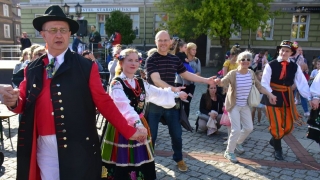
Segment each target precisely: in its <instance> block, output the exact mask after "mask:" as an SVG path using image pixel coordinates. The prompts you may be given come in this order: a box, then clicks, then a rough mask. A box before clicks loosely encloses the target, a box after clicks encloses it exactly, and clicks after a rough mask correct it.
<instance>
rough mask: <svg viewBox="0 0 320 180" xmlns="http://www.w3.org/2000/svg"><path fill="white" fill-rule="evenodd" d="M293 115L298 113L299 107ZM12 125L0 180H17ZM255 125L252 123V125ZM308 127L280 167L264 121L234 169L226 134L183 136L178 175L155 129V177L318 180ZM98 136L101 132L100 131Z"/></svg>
mask: <svg viewBox="0 0 320 180" xmlns="http://www.w3.org/2000/svg"><path fill="white" fill-rule="evenodd" d="M215 72H217V69H214V68H203V73H202V74H203V76H205V77H209V76H211V75H212V74H214V73H215ZM205 91H206V85H203V84H197V85H196V91H195V94H194V98H193V100H192V102H191V112H190V118H189V120H190V123H191V125H192V126H193V127H194V128H195V125H194V124H195V119H196V111H197V110H198V109H199V101H200V97H201V94H202V93H204V92H205ZM298 110H299V112H300V113H303V112H302V107H301V105H298ZM10 120H11V137H12V138H11V140H10V139H9V138H8V137H9V132H8V124H7V123H5V122H3V123H2V124H3V127H4V139H5V140H4V150H2V151H3V152H4V155H5V162H4V164H3V165H2V167H1V169H0V179H1V180H2V179H3V180H14V179H16V144H17V130H18V123H17V122H18V118H17V116H15V117H13V118H11V119H10ZM256 121H257V120H256V119H255V122H256ZM306 131H307V126H306V125H304V126H301V127H295V130H294V131H293V133H292V134H291V135H288V136H287V137H286V138H284V140H283V141H282V142H283V144H282V146H283V152H284V156H285V160H284V161H276V160H275V159H274V157H273V155H272V152H273V149H272V148H271V147H270V145H268V140H269V139H270V137H271V136H270V134H269V133H268V121H267V119H266V117H265V116H264V115H263V118H262V120H261V126H257V125H256V124H255V125H254V130H253V132H252V133H251V134H250V135H249V137H248V139H247V140H246V141H245V142H244V143H243V146H244V148H245V150H246V152H245V153H244V154H242V155H237V157H238V159H239V161H240V162H239V163H236V164H234V163H230V162H229V161H228V160H226V159H225V158H224V157H223V153H224V151H225V149H226V145H223V142H224V140H223V137H226V136H227V130H226V128H225V127H222V128H221V129H220V130H219V134H217V135H213V136H207V135H206V133H205V132H192V133H191V132H187V131H183V152H184V160H185V162H186V164H187V165H188V167H189V170H188V171H187V172H179V171H178V169H177V167H176V163H175V162H174V161H173V160H172V150H171V141H170V136H169V133H168V130H167V127H166V126H163V125H160V126H159V133H158V139H157V141H156V147H155V149H156V156H155V162H156V171H157V177H158V179H161V180H171V179H180V180H198V179H204V180H210V179H225V180H227V179H250V180H251V179H284V180H291V179H296V180H300V179H301V180H302V179H303V180H308V179H310V180H315V179H319V178H320V153H319V151H320V146H319V145H318V144H317V143H315V142H313V141H311V140H309V139H307V138H306ZM99 133H101V131H100V130H99Z"/></svg>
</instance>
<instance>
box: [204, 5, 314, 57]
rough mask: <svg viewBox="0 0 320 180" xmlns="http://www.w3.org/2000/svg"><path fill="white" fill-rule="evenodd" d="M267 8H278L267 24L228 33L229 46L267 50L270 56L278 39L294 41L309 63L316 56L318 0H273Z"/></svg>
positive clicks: (214, 44) (214, 48)
mask: <svg viewBox="0 0 320 180" xmlns="http://www.w3.org/2000/svg"><path fill="white" fill-rule="evenodd" d="M271 10H280V11H281V12H282V13H281V15H280V16H278V17H275V18H274V19H269V21H268V25H267V26H266V27H265V28H264V29H261V28H258V29H257V30H254V29H252V30H249V31H248V30H247V31H242V32H241V31H240V32H238V33H234V34H232V37H231V38H230V40H231V43H230V44H231V45H233V44H235V43H239V44H240V45H241V48H242V49H244V48H251V49H253V50H254V52H255V53H259V51H260V50H268V51H269V54H271V56H272V55H274V53H275V49H276V46H278V45H279V44H280V43H281V41H282V40H291V41H297V42H298V43H299V46H301V47H302V49H303V51H304V56H305V57H306V58H307V60H308V61H309V62H311V61H312V59H313V57H315V56H316V57H318V56H320V33H319V32H320V0H275V1H274V2H273V3H272V4H271ZM219 49H221V48H220V44H219V39H218V38H212V39H211V53H210V54H211V55H210V57H211V59H213V58H214V56H224V55H222V54H219Z"/></svg>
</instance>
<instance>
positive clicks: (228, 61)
mask: <svg viewBox="0 0 320 180" xmlns="http://www.w3.org/2000/svg"><path fill="white" fill-rule="evenodd" d="M223 67H227V68H228V72H230V71H232V70H234V69H237V67H238V64H237V63H234V64H233V63H231V62H230V60H229V59H228V60H226V61H225V62H224V64H223Z"/></svg>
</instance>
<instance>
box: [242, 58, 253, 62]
mask: <svg viewBox="0 0 320 180" xmlns="http://www.w3.org/2000/svg"><path fill="white" fill-rule="evenodd" d="M246 60H247V61H251V59H241V61H242V62H244V61H246Z"/></svg>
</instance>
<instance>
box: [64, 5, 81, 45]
mask: <svg viewBox="0 0 320 180" xmlns="http://www.w3.org/2000/svg"><path fill="white" fill-rule="evenodd" d="M74 7H75V10H76V15H77V17H78V19H79V17H80V16H81V13H82V6H81V5H80V4H79V3H78V4H77V5H75V6H74ZM62 9H63V11H64V13H65V14H66V16H67V17H70V19H73V17H74V15H72V14H71V15H70V6H68V4H67V3H64V5H63V6H62ZM72 38H73V39H74V34H72Z"/></svg>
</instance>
